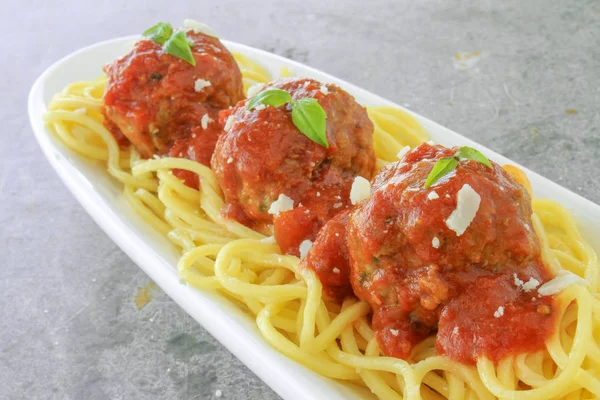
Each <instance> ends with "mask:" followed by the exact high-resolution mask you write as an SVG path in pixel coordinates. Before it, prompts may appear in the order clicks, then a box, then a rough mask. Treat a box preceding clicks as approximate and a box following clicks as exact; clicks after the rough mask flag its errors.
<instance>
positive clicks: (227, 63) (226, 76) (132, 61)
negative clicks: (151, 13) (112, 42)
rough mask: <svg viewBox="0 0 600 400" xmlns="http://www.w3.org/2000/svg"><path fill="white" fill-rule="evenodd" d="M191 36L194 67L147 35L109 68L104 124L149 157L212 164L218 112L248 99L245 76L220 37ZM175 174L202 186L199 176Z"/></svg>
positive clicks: (218, 128)
mask: <svg viewBox="0 0 600 400" xmlns="http://www.w3.org/2000/svg"><path fill="white" fill-rule="evenodd" d="M186 35H187V38H188V40H189V42H190V44H191V50H192V54H193V57H194V60H195V62H196V65H195V66H193V65H191V64H190V63H188V62H186V61H185V60H182V59H181V58H178V57H175V56H173V55H170V54H167V53H165V52H163V49H162V46H161V45H159V44H158V43H155V42H153V41H151V40H146V39H143V40H140V41H139V42H137V43H136V44H135V46H134V48H133V50H132V51H130V52H129V53H128V54H127V55H125V56H124V57H121V58H119V59H117V60H115V61H114V62H112V63H110V64H108V65H106V66H105V67H104V71H105V72H106V74H107V76H108V82H107V85H106V90H105V94H104V109H103V113H104V116H105V118H104V125H105V126H106V128H107V129H108V130H109V131H110V132H111V133H112V134H113V136H114V137H115V138H116V139H117V141H118V143H119V144H120V145H121V146H122V147H124V146H126V145H128V144H129V143H131V144H133V145H134V146H135V148H136V149H137V150H138V152H139V153H140V155H141V156H142V157H144V158H149V157H152V156H153V155H159V156H164V155H169V156H172V157H183V158H188V159H191V160H194V161H198V162H200V163H202V164H204V165H207V166H209V165H210V159H211V156H212V153H213V151H214V147H215V144H216V142H217V139H218V137H219V135H220V134H221V133H222V130H223V129H222V126H221V125H220V124H219V121H218V112H219V111H220V110H222V109H224V108H227V107H230V106H232V105H233V104H235V103H236V102H237V101H239V100H241V99H242V98H243V97H244V95H243V86H242V77H241V72H240V71H239V68H238V66H237V64H236V62H235V60H234V59H233V57H232V56H231V54H230V53H229V51H228V50H227V49H226V48H225V47H224V46H223V45H222V43H221V42H220V41H219V40H218V39H217V38H214V37H211V36H208V35H204V34H199V33H198V34H197V33H194V32H193V31H187V32H186ZM175 174H176V175H177V176H178V177H179V178H181V179H182V180H183V181H184V182H185V183H186V184H187V185H189V186H192V187H195V188H197V187H198V178H197V176H195V174H193V173H190V172H186V171H177V170H175Z"/></svg>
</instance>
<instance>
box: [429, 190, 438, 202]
mask: <svg viewBox="0 0 600 400" xmlns="http://www.w3.org/2000/svg"><path fill="white" fill-rule="evenodd" d="M439 198H440V195H439V194H437V192H436V191H435V190H432V191H431V192H429V194H428V195H427V199H428V200H435V199H439Z"/></svg>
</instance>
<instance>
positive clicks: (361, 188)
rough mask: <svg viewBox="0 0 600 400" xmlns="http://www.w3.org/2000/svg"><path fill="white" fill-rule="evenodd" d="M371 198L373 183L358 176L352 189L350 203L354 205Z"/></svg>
mask: <svg viewBox="0 0 600 400" xmlns="http://www.w3.org/2000/svg"><path fill="white" fill-rule="evenodd" d="M369 196H371V183H370V182H369V181H368V180H366V179H365V178H363V177H362V176H356V177H355V178H354V182H352V188H351V189H350V202H351V203H352V204H353V205H354V204H357V203H359V202H361V201H363V200H365V199H368V198H369Z"/></svg>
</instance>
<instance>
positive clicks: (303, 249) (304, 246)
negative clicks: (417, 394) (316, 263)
mask: <svg viewBox="0 0 600 400" xmlns="http://www.w3.org/2000/svg"><path fill="white" fill-rule="evenodd" d="M312 245H313V243H312V242H311V241H310V240H308V239H307V240H304V241H302V243H300V247H299V248H298V250H300V259H301V260H304V257H306V255H307V254H308V251H309V250H310V248H311V247H312Z"/></svg>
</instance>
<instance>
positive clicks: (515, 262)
mask: <svg viewBox="0 0 600 400" xmlns="http://www.w3.org/2000/svg"><path fill="white" fill-rule="evenodd" d="M457 150H458V149H457V148H454V149H449V148H444V147H442V146H437V145H429V144H427V143H424V144H422V145H420V146H419V147H418V148H416V149H414V150H412V151H411V152H409V153H408V154H406V155H405V156H404V158H403V159H402V160H401V161H400V162H397V163H395V164H391V165H389V166H388V167H386V168H385V169H384V170H383V171H381V172H380V174H379V175H378V176H377V177H376V179H375V182H374V184H373V194H372V196H371V198H369V199H368V200H367V201H365V202H363V203H360V204H359V205H357V206H356V207H355V208H354V209H353V210H352V211H351V212H350V215H349V217H348V233H347V235H348V237H347V241H348V248H349V252H350V264H351V276H350V279H351V284H352V287H353V289H354V292H355V293H356V295H357V296H358V297H359V298H361V299H363V300H365V301H367V302H368V303H369V304H370V305H371V307H372V308H373V312H374V315H373V328H374V330H375V331H376V334H377V338H378V340H379V344H380V347H381V348H382V350H383V352H384V353H386V354H388V355H391V356H396V357H400V358H407V357H409V355H410V352H411V350H412V347H413V345H414V344H416V343H418V342H419V341H420V340H422V339H423V338H425V337H426V336H428V335H429V334H431V333H433V332H435V331H436V330H438V329H439V334H438V341H437V349H438V351H439V352H441V353H443V354H449V355H451V356H453V358H456V359H460V360H461V361H465V362H474V360H475V358H476V357H478V356H479V355H481V354H483V353H485V354H486V355H488V356H489V355H490V354H496V355H498V356H501V355H502V354H506V352H510V351H511V350H514V349H515V348H514V346H518V344H515V345H514V346H513V347H511V344H508V345H507V344H506V343H511V339H515V338H516V340H513V342H518V340H519V338H521V339H522V337H527V335H530V339H529V340H532V341H534V340H536V339H535V338H536V337H537V338H538V342H539V344H540V345H541V346H542V347H543V337H542V336H541V335H539V334H536V329H537V328H538V327H539V326H542V325H543V326H549V321H550V320H549V319H548V318H546V317H545V316H542V315H540V314H536V312H535V309H536V307H535V304H534V305H532V304H530V303H532V300H531V299H532V296H531V294H528V295H527V294H525V293H524V292H523V291H520V290H519V288H518V287H517V286H515V284H514V283H513V282H515V281H516V280H518V279H522V280H525V281H526V280H527V279H535V280H536V281H537V282H543V281H545V280H548V278H549V274H548V273H547V271H546V270H545V268H544V266H543V264H542V263H541V259H540V245H539V242H538V239H537V236H536V235H535V233H534V231H533V228H532V223H531V214H532V210H531V204H530V199H529V196H528V194H527V192H526V190H525V189H524V188H523V187H522V186H521V185H519V184H518V183H517V182H515V181H514V180H513V179H512V177H511V176H510V175H509V174H508V173H507V172H505V171H504V170H503V169H502V168H501V167H500V166H498V165H497V164H495V163H492V168H489V167H487V166H485V165H484V164H481V163H478V162H476V161H472V160H461V161H460V162H459V164H458V166H457V167H456V169H455V170H454V171H452V172H450V173H449V174H447V175H445V176H444V177H442V178H441V179H440V180H438V181H437V182H435V183H434V184H433V185H432V186H431V187H430V188H425V181H426V179H427V176H428V175H429V173H430V171H431V170H432V168H433V166H434V164H435V163H436V161H437V160H438V159H440V158H442V157H449V156H452V155H454V154H455V153H456V152H457ZM463 191H467V192H469V191H472V192H475V193H476V195H477V196H479V198H480V203H479V205H478V206H473V205H471V207H472V208H473V209H472V210H471V211H474V212H475V214H474V218H473V219H472V220H471V222H470V223H469V224H467V226H466V228H465V226H462V227H457V226H456V224H454V223H452V218H451V216H452V215H453V214H454V215H457V214H456V213H464V212H467V213H468V211H469V210H465V209H462V210H459V209H458V208H459V207H458V206H457V202H458V201H459V200H458V198H460V197H461V196H462V195H463V194H464V193H461V192H463ZM465 198H466V195H465ZM461 201H462V200H461ZM477 207H478V208H477ZM455 212H456V213H455ZM494 288H496V289H497V290H498V292H497V293H496V292H495V289H494ZM502 288H504V289H502ZM536 301H537V302H538V303H539V302H544V301H546V300H539V299H538V300H536ZM473 304H475V305H473ZM459 305H460V306H459ZM469 305H470V306H469ZM499 307H500V308H501V309H502V310H505V309H506V310H508V309H511V310H513V309H514V310H518V312H517V311H515V312H514V313H512V312H511V313H510V314H509V313H508V311H507V316H506V318H511V316H514V317H515V318H523V316H526V318H528V319H530V320H531V321H536V322H537V324H538V327H536V326H533V327H532V328H531V330H529V331H526V332H524V331H523V330H521V331H520V333H518V332H517V331H519V330H518V329H516V330H515V329H513V330H512V331H508V332H507V333H505V334H504V336H500V335H496V336H495V337H493V335H491V336H490V335H489V332H490V331H493V330H494V329H496V330H497V331H498V332H504V331H505V330H506V329H502V326H501V324H502V323H506V319H505V320H502V321H501V320H499V319H498V318H494V312H495V311H496V310H497V309H498V308H499ZM511 307H512V308H511ZM527 313H529V314H527ZM525 325H527V324H525ZM528 326H531V325H528ZM490 327H493V328H490ZM457 332H461V337H462V338H463V339H464V338H465V337H469V338H470V339H472V340H463V341H462V342H460V343H461V345H462V347H460V348H455V346H456V343H457V342H456V340H455V338H456V333H457ZM484 332H485V334H484ZM469 335H471V336H469ZM519 335H520V336H519ZM473 338H474V339H473ZM505 342H506V343H505ZM522 342H523V341H522V340H521V343H522ZM453 346H454V347H453ZM502 346H504V347H503V349H502V351H497V350H498V348H500V347H502ZM494 352H496V353H494ZM503 352H504V353H503Z"/></svg>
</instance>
